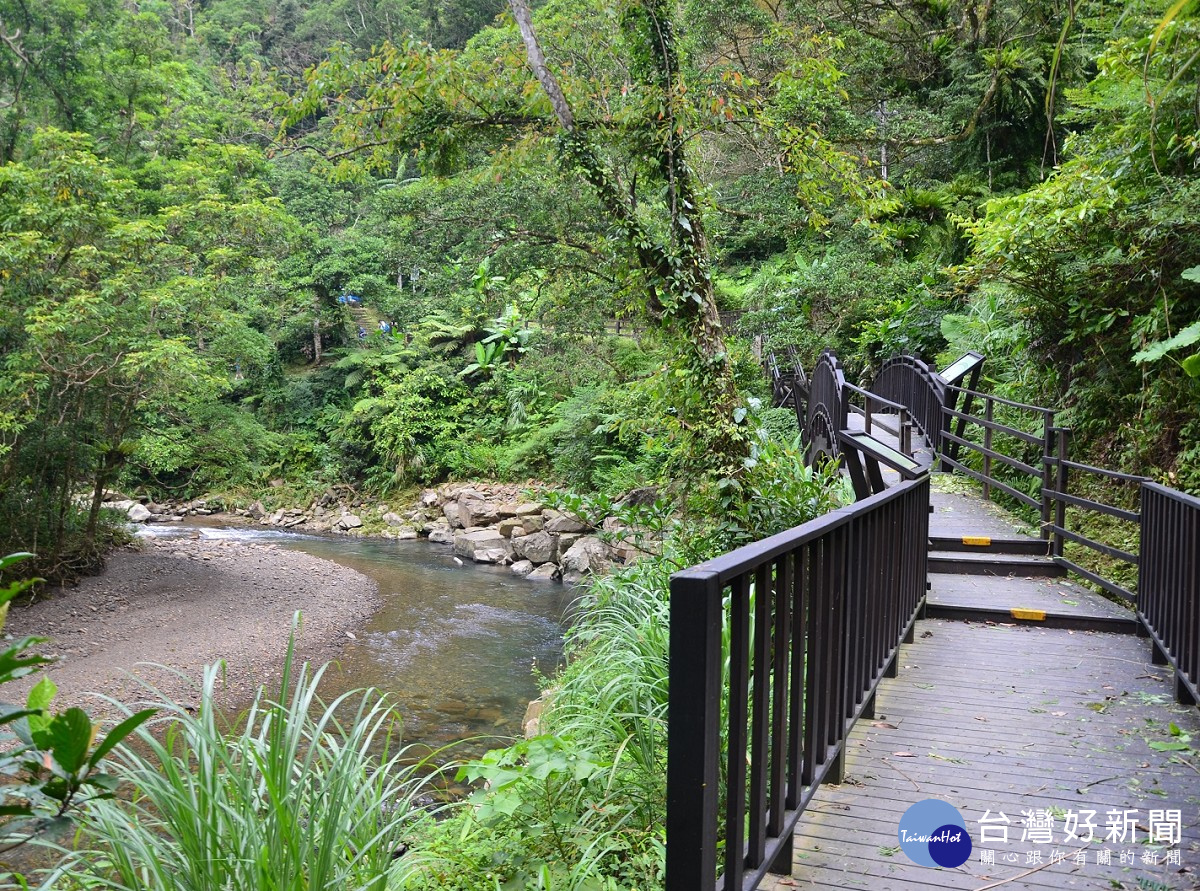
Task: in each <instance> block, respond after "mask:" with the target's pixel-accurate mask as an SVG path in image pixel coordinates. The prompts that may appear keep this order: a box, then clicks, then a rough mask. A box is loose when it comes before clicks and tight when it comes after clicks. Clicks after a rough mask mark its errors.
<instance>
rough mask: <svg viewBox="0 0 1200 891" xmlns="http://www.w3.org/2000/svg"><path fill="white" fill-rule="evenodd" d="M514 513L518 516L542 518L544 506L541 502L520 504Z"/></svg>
mask: <svg viewBox="0 0 1200 891" xmlns="http://www.w3.org/2000/svg"><path fill="white" fill-rule="evenodd" d="M513 515H514V516H517V517H539V518H540V517H541V515H542V506H541V505H540V504H518V505H517V509H516V511H515V512H514V514H513Z"/></svg>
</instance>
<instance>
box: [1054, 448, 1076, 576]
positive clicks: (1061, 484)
mask: <svg viewBox="0 0 1200 891" xmlns="http://www.w3.org/2000/svg"><path fill="white" fill-rule="evenodd" d="M1057 432H1058V476H1057V480H1056V483H1055V492H1057V493H1058V494H1059V495H1065V494H1067V455H1068V454H1069V453H1070V448H1069V446H1070V442H1071V428H1070V427H1059V428H1057ZM1054 525H1055V526H1057V527H1058V528H1059V529H1066V528H1067V504H1066V502H1065V501H1063V500H1061V499H1057V498H1056V499H1055V500H1054ZM1050 553H1051V554H1052V555H1053V556H1055V557H1061V556H1062V555H1063V535H1062V533H1061V532H1055V533H1054V544H1053V546H1052V548H1051V551H1050Z"/></svg>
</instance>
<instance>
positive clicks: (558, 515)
mask: <svg viewBox="0 0 1200 891" xmlns="http://www.w3.org/2000/svg"><path fill="white" fill-rule="evenodd" d="M542 516H543V517H545V518H546V526H545V529H546V531H547V532H587V531H588V528H589V527H588V525H587V523H585V522H583V521H582V520H580V519H577V518H576V517H573V516H571V515H570V514H564V513H562V512H561V511H556V510H552V511H546V512H545V513H543V514H542Z"/></svg>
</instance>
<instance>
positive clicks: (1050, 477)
mask: <svg viewBox="0 0 1200 891" xmlns="http://www.w3.org/2000/svg"><path fill="white" fill-rule="evenodd" d="M1055 429H1056V428H1055V427H1054V413H1053V412H1051V411H1045V412H1043V413H1042V491H1041V496H1042V536H1041V537H1042V541H1049V540H1050V502H1051V501H1053V500H1054V499H1052V498H1051V497H1050V494H1051V493H1052V492H1053V491H1054V464H1053V461H1054V434H1055Z"/></svg>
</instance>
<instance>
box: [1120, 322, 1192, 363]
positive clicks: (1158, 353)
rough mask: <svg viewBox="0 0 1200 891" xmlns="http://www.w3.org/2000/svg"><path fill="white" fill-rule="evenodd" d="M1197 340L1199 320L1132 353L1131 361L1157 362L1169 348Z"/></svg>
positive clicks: (1190, 343) (1182, 345)
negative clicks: (1164, 338) (1171, 335)
mask: <svg viewBox="0 0 1200 891" xmlns="http://www.w3.org/2000/svg"><path fill="white" fill-rule="evenodd" d="M1198 341H1200V322H1192V324H1190V325H1188V326H1187V327H1186V328H1184V329H1183V330H1182V331H1180V332H1179V333H1178V334H1176V335H1175V336H1174V337H1168V338H1167V339H1166V340H1159V341H1156V342H1154V343H1152V344H1150V345H1149V346H1148V347H1146V348H1145V349H1144V350H1139V351H1138V352H1136V353H1134V354H1133V361H1134V362H1138V363H1142V362H1157V361H1158V360H1159V359H1161V358H1162V357H1163V356H1165V355H1166V354H1167V353H1169V352H1170V351H1171V350H1177V349H1179V348H1180V347H1185V346H1191V345H1192V344H1194V343H1196V342H1198Z"/></svg>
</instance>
